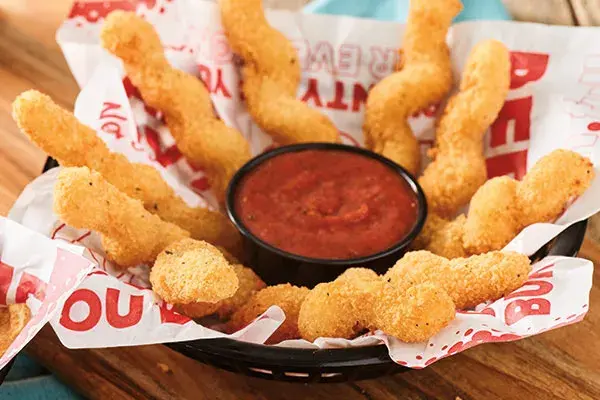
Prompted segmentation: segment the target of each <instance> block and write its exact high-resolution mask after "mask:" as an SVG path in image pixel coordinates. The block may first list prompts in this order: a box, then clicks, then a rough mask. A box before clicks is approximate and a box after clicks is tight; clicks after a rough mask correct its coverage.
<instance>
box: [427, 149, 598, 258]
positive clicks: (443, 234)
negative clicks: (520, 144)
mask: <svg viewBox="0 0 600 400" xmlns="http://www.w3.org/2000/svg"><path fill="white" fill-rule="evenodd" d="M594 176H595V173H594V166H593V164H592V162H591V161H590V160H589V159H588V158H586V157H584V156H582V155H580V154H578V153H576V152H574V151H571V150H562V149H559V150H555V151H553V152H551V153H550V154H547V155H545V156H544V157H542V158H541V159H540V160H539V161H538V162H536V163H535V165H534V166H533V167H532V168H531V170H530V171H529V172H527V174H526V175H525V177H524V178H523V180H522V181H521V182H518V181H516V180H514V179H512V178H510V177H507V176H503V177H496V178H492V179H490V180H489V181H487V182H486V183H485V184H483V186H481V187H480V188H479V189H478V190H477V191H476V192H475V195H474V196H473V198H472V199H471V202H470V206H469V213H468V215H467V217H466V219H465V217H464V216H463V215H460V216H458V217H457V218H456V219H455V220H453V221H450V220H446V219H443V218H441V217H438V216H436V215H435V214H433V218H431V219H429V218H428V221H427V224H426V227H425V228H424V232H423V233H424V235H420V237H419V241H418V244H417V245H418V247H421V248H422V249H425V250H429V251H431V252H433V253H435V254H437V255H440V256H444V257H447V258H454V257H464V256H466V255H471V254H481V253H486V252H488V251H493V250H500V249H502V248H503V247H504V246H506V245H507V244H508V243H509V242H510V241H511V240H512V239H513V238H514V237H515V236H517V234H518V233H519V232H520V231H521V230H522V229H523V228H525V227H527V226H529V225H531V224H534V223H538V222H552V221H553V220H554V219H556V218H557V217H559V216H560V214H561V213H562V212H563V211H564V209H565V207H566V205H567V204H568V202H569V200H571V199H573V198H574V197H577V196H580V195H582V194H583V193H584V192H585V191H586V190H587V188H588V187H589V186H590V185H591V183H592V180H593V178H594ZM459 243H460V245H459ZM460 246H462V250H461V247H460Z"/></svg>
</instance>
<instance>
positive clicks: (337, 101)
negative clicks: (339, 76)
mask: <svg viewBox="0 0 600 400" xmlns="http://www.w3.org/2000/svg"><path fill="white" fill-rule="evenodd" d="M327 107H328V108H333V109H334V110H347V109H348V104H347V103H344V82H340V81H335V97H334V98H333V101H328V102H327Z"/></svg>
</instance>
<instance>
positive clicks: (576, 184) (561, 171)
mask: <svg viewBox="0 0 600 400" xmlns="http://www.w3.org/2000/svg"><path fill="white" fill-rule="evenodd" d="M593 178H594V165H593V164H592V162H591V161H590V160H589V159H588V158H586V157H583V156H582V155H580V154H579V153H576V152H573V151H570V150H555V151H553V152H552V153H550V154H549V155H547V156H545V157H542V158H540V159H539V160H538V162H536V163H535V165H534V166H533V167H532V168H531V170H530V171H528V172H527V174H526V175H525V177H523V181H522V182H521V184H520V185H519V187H518V189H517V199H518V201H519V208H520V209H521V216H520V218H519V220H520V222H521V226H522V227H524V226H527V225H531V224H533V223H535V222H548V221H552V220H554V219H555V218H557V217H558V216H559V215H560V214H562V212H563V211H564V210H565V206H566V204H567V202H568V201H569V200H570V199H572V198H573V197H577V196H581V195H582V194H583V192H585V191H586V190H587V188H588V187H589V186H590V184H591V182H592V179H593Z"/></svg>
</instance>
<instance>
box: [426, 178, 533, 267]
mask: <svg viewBox="0 0 600 400" xmlns="http://www.w3.org/2000/svg"><path fill="white" fill-rule="evenodd" d="M518 186H519V182H517V181H516V180H514V179H512V178H510V177H508V176H500V177H496V178H492V179H490V180H489V181H487V182H486V183H485V185H483V186H482V187H481V188H480V189H479V190H478V191H477V192H476V193H475V195H474V196H473V198H472V199H471V206H470V208H469V218H468V219H467V222H466V223H465V226H464V233H463V236H462V241H463V242H464V247H465V249H466V251H467V252H468V253H469V254H479V253H485V252H488V251H491V250H499V249H501V248H503V247H504V246H506V245H507V244H508V242H510V241H511V240H512V239H513V238H514V237H515V236H516V235H517V234H518V233H519V231H520V229H521V223H520V222H519V221H520V219H521V217H520V215H521V212H520V211H519V209H518V202H517V187H518ZM428 250H430V251H433V252H434V253H436V254H440V253H437V252H436V250H435V249H433V248H431V247H428ZM440 255H443V256H445V255H444V254H440Z"/></svg>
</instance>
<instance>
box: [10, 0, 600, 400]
mask: <svg viewBox="0 0 600 400" xmlns="http://www.w3.org/2000/svg"><path fill="white" fill-rule="evenodd" d="M281 1H294V2H295V3H298V4H300V3H301V2H303V0H269V3H271V5H275V6H277V7H281V6H282V4H281ZM275 2H278V3H277V4H275ZM70 3H71V1H70V0H59V1H52V2H46V1H43V0H25V1H23V0H0V13H1V18H0V213H1V214H5V213H6V212H7V210H8V209H9V208H10V205H11V204H12V202H13V201H14V199H15V198H16V196H17V195H18V194H19V193H20V191H21V190H22V188H23V186H24V185H25V184H26V183H27V182H29V181H30V180H31V179H33V178H34V177H35V176H37V175H38V174H39V171H40V169H41V166H42V164H43V160H44V155H43V154H42V152H40V151H39V150H37V149H35V148H34V146H33V145H31V144H30V143H29V142H28V141H27V140H26V139H25V137H24V136H22V135H21V134H20V133H19V132H18V130H17V128H16V126H15V124H14V123H13V122H12V119H11V117H10V104H11V102H12V99H13V98H14V97H15V96H16V95H17V94H18V93H19V92H21V91H23V90H26V89H28V88H31V87H35V88H38V89H40V90H43V91H45V92H47V93H48V94H50V95H51V96H53V97H54V98H55V99H57V101H58V102H59V103H61V104H62V105H64V106H67V107H72V104H73V101H74V99H75V96H76V94H77V92H78V90H77V87H76V84H75V82H74V80H73V79H72V78H71V75H70V73H69V71H68V68H67V66H66V64H65V62H64V61H63V58H62V55H61V53H60V51H59V49H58V48H57V46H56V44H55V43H54V30H55V29H56V27H57V26H58V24H59V22H60V20H61V19H62V18H63V17H64V15H66V13H67V10H68V7H69V5H70ZM506 3H507V5H508V6H509V9H510V10H511V12H513V13H514V14H515V16H516V17H517V18H518V19H528V20H536V21H538V22H552V23H561V24H572V23H574V20H573V16H572V15H571V13H570V8H568V4H567V3H566V2H564V1H555V0H552V1H550V0H529V1H523V0H506ZM586 3H589V2H586ZM586 7H587V5H586ZM575 9H576V8H575ZM553 10H554V11H553ZM577 15H579V13H577ZM581 256H583V257H587V258H590V259H592V260H594V261H595V262H596V264H597V265H599V263H600V246H598V245H596V244H594V243H593V242H592V241H589V240H588V241H586V242H585V244H584V247H583V249H582V253H581ZM594 281H595V282H597V283H596V285H594V287H593V289H592V292H591V301H590V304H591V307H590V312H589V313H588V315H587V317H586V318H585V320H584V321H583V322H581V323H579V324H576V325H573V326H570V327H565V328H562V329H558V330H555V331H551V332H548V333H545V334H542V335H538V336H536V337H533V338H529V339H526V340H521V341H518V342H513V343H502V344H488V345H485V346H480V347H477V348H473V349H470V350H468V351H466V352H464V353H461V354H459V355H456V356H453V357H451V358H447V359H444V360H441V361H439V362H437V363H435V364H433V365H431V366H430V367H428V368H426V369H424V370H418V371H417V370H415V371H409V372H407V373H404V374H399V375H395V376H392V377H386V378H382V379H376V380H370V381H361V382H356V383H350V384H331V385H329V384H328V385H298V384H290V383H281V382H271V381H265V380H260V379H256V378H248V377H244V376H240V375H236V374H232V373H229V372H225V371H221V370H218V369H214V368H212V367H209V366H205V365H203V364H200V363H198V362H196V361H194V360H191V359H188V358H186V357H184V356H182V355H181V354H178V353H176V352H174V351H172V350H170V349H168V348H167V347H165V346H161V345H154V346H140V347H129V348H117V349H96V350H67V349H65V348H64V347H62V345H61V344H60V343H59V341H58V340H57V338H56V336H55V335H54V333H53V332H52V330H51V329H50V328H49V327H46V328H44V330H43V331H42V332H41V333H40V334H39V335H38V336H37V337H36V338H35V339H34V340H33V341H32V342H31V343H30V344H29V345H28V346H27V348H26V351H27V352H28V354H30V355H32V356H33V357H35V358H36V359H37V360H39V361H40V362H41V363H42V364H44V365H45V366H46V367H48V368H49V369H51V370H52V371H54V372H56V374H57V375H58V376H59V377H60V378H61V379H62V380H64V381H65V382H67V383H68V384H69V385H71V386H72V387H73V388H74V389H75V390H77V391H79V392H80V393H82V394H84V395H85V396H86V397H89V398H91V399H129V398H134V399H135V398H139V399H142V398H144V399H146V398H155V399H172V398H173V399H175V398H177V399H215V398H219V399H227V400H228V399H250V400H253V399H291V400H295V399H307V398H310V399H349V400H354V399H373V400H375V399H381V400H389V399H429V398H439V399H449V400H454V399H456V398H457V397H459V398H461V399H463V400H468V399H496V398H502V399H530V398H531V399H534V398H535V399H555V398H568V399H598V398H600V349H599V348H598V346H597V344H598V343H600V307H599V306H598V304H600V270H599V269H598V268H596V271H595V273H594Z"/></svg>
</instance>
